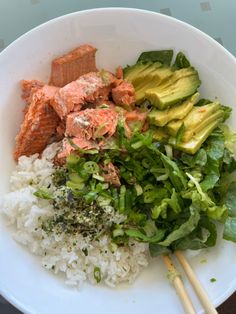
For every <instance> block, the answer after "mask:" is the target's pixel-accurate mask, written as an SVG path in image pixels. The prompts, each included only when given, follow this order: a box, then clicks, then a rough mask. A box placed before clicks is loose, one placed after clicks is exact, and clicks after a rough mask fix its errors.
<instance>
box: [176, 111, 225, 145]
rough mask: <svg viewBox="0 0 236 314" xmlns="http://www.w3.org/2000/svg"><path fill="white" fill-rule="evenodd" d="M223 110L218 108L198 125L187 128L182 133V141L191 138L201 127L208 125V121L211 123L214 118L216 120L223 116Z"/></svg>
mask: <svg viewBox="0 0 236 314" xmlns="http://www.w3.org/2000/svg"><path fill="white" fill-rule="evenodd" d="M223 115H224V111H223V110H218V111H216V112H215V113H213V114H212V115H210V116H209V117H207V118H206V119H205V120H203V121H202V122H201V123H199V125H197V126H196V128H194V129H193V128H189V129H187V130H186V131H185V132H184V135H183V137H182V139H181V140H182V141H183V142H188V141H190V140H191V138H192V137H193V136H194V135H195V134H198V133H199V132H200V131H201V130H202V129H204V128H205V127H206V126H208V125H209V124H210V123H212V122H213V121H215V120H218V119H219V118H221V117H223Z"/></svg>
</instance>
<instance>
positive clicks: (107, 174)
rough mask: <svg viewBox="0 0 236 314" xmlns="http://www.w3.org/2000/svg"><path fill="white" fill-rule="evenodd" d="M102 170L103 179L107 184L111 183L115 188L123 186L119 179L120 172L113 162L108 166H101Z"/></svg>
mask: <svg viewBox="0 0 236 314" xmlns="http://www.w3.org/2000/svg"><path fill="white" fill-rule="evenodd" d="M100 168H101V169H102V170H103V174H102V176H103V178H104V180H105V182H107V183H110V184H112V185H114V186H117V187H119V186H120V185H121V183H120V178H119V170H118V168H117V167H116V166H114V165H113V163H112V162H109V163H108V164H107V165H104V164H103V165H101V164H100Z"/></svg>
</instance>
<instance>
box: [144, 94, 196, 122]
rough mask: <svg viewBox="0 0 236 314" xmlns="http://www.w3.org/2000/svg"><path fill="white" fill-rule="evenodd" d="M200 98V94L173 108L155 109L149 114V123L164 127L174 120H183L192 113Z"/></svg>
mask: <svg viewBox="0 0 236 314" xmlns="http://www.w3.org/2000/svg"><path fill="white" fill-rule="evenodd" d="M198 97H199V93H195V94H193V95H192V96H191V97H190V98H188V99H186V100H185V101H184V102H182V103H180V104H177V105H174V106H173V107H169V108H167V109H165V110H157V109H153V110H152V111H151V112H150V113H149V114H148V121H149V123H150V124H153V125H157V126H164V125H166V124H167V123H168V122H170V121H172V120H177V119H183V118H184V117H185V116H186V115H187V114H188V113H189V112H190V111H191V109H192V108H193V106H194V104H195V103H196V101H197V100H198Z"/></svg>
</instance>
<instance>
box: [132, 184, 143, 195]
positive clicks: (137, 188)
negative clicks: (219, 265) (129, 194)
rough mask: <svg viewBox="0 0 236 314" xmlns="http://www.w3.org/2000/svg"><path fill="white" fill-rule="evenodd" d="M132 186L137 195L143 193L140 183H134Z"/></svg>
mask: <svg viewBox="0 0 236 314" xmlns="http://www.w3.org/2000/svg"><path fill="white" fill-rule="evenodd" d="M134 187H135V190H136V193H137V196H139V195H141V194H143V189H142V187H141V185H140V184H135V185H134Z"/></svg>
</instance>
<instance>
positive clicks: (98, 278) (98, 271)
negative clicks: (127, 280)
mask: <svg viewBox="0 0 236 314" xmlns="http://www.w3.org/2000/svg"><path fill="white" fill-rule="evenodd" d="M93 276H94V279H95V280H96V282H97V283H99V282H100V281H101V279H102V276H101V269H100V268H99V267H97V266H96V267H94V270H93Z"/></svg>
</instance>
